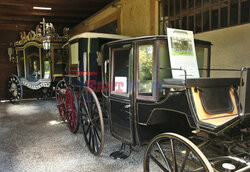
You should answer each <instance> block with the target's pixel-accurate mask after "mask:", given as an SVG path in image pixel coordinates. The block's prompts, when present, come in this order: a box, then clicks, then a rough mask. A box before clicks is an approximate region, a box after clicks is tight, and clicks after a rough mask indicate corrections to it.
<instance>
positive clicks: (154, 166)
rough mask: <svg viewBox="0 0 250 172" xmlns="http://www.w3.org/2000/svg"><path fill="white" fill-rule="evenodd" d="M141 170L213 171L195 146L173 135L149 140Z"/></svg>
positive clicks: (159, 136)
mask: <svg viewBox="0 0 250 172" xmlns="http://www.w3.org/2000/svg"><path fill="white" fill-rule="evenodd" d="M143 168H144V171H145V172H148V171H171V172H172V171H174V172H182V171H190V172H191V171H200V172H201V171H206V172H213V171H214V170H213V168H212V166H211V164H210V163H209V161H208V160H207V158H206V157H205V155H204V154H203V153H202V152H201V151H200V149H199V148H198V147H197V146H196V145H195V144H193V143H192V142H191V141H190V140H188V139H187V138H185V137H183V136H181V135H178V134H175V133H163V134H160V135H157V136H156V137H154V138H153V139H152V140H151V142H150V143H149V145H148V147H147V149H146V153H145V155H144V164H143Z"/></svg>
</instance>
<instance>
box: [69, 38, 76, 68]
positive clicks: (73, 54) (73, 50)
mask: <svg viewBox="0 0 250 172" xmlns="http://www.w3.org/2000/svg"><path fill="white" fill-rule="evenodd" d="M70 55H71V64H78V42H76V43H74V44H71V45H70Z"/></svg>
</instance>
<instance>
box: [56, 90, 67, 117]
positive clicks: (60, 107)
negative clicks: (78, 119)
mask: <svg viewBox="0 0 250 172" xmlns="http://www.w3.org/2000/svg"><path fill="white" fill-rule="evenodd" d="M57 96H58V97H57V103H58V104H57V107H58V110H59V114H60V117H61V119H62V121H65V120H66V115H65V100H64V96H65V95H64V94H63V93H62V92H59V93H58V95H57Z"/></svg>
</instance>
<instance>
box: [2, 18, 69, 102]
mask: <svg viewBox="0 0 250 172" xmlns="http://www.w3.org/2000/svg"><path fill="white" fill-rule="evenodd" d="M65 31H66V30H65ZM66 42H67V37H66V36H59V35H58V34H57V33H55V28H54V26H53V25H52V24H51V23H46V22H45V20H44V19H43V22H41V24H40V25H37V27H36V31H30V32H29V33H28V34H26V33H25V32H21V33H20V40H19V41H17V42H15V43H14V45H12V47H10V48H9V49H8V54H9V60H10V62H11V63H16V65H17V75H15V74H12V75H11V76H10V77H9V78H8V81H7V93H8V95H7V97H8V99H9V100H10V101H17V100H21V99H22V97H23V92H24V91H27V93H28V92H31V91H32V90H34V91H35V92H36V93H37V96H38V97H37V98H44V99H46V98H49V97H50V96H51V93H52V91H53V90H52V86H53V84H56V83H57V82H58V81H59V80H61V79H62V76H63V74H64V73H65V67H66V63H67V56H68V55H67V50H66V49H64V48H62V46H63V44H65V43H66Z"/></svg>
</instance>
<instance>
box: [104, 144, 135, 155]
mask: <svg viewBox="0 0 250 172" xmlns="http://www.w3.org/2000/svg"><path fill="white" fill-rule="evenodd" d="M130 154H131V146H129V145H126V144H124V143H122V146H121V148H120V150H119V151H115V152H112V153H111V154H110V155H109V157H110V158H112V159H126V158H128V157H129V156H130Z"/></svg>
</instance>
